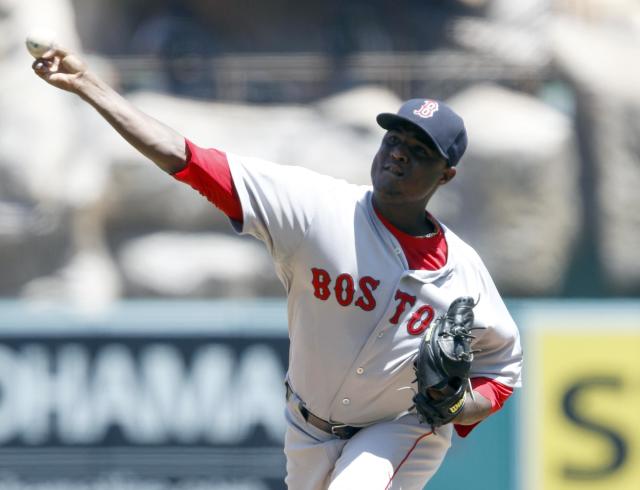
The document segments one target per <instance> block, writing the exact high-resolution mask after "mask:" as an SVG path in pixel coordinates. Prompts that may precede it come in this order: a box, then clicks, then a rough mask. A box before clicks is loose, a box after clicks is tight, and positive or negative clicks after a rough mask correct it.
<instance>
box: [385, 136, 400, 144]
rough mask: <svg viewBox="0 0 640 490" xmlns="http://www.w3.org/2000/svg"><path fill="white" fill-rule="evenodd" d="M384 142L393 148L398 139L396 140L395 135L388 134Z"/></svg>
mask: <svg viewBox="0 0 640 490" xmlns="http://www.w3.org/2000/svg"><path fill="white" fill-rule="evenodd" d="M385 141H386V143H387V144H388V145H391V146H394V145H397V144H398V143H399V142H400V138H398V137H397V136H396V135H395V134H389V135H387V137H386V138H385Z"/></svg>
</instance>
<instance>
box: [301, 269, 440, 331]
mask: <svg viewBox="0 0 640 490" xmlns="http://www.w3.org/2000/svg"><path fill="white" fill-rule="evenodd" d="M311 274H312V278H311V284H312V286H313V295H314V296H315V297H316V298H318V299H320V300H322V301H327V300H328V299H329V298H330V297H331V292H332V291H333V296H334V298H335V300H336V302H337V303H338V304H339V305H340V306H345V307H346V306H350V305H351V304H354V303H353V300H354V298H355V297H356V287H355V284H356V281H355V279H354V278H353V277H352V276H351V274H347V273H342V274H339V275H338V276H337V277H336V279H335V281H334V280H333V279H332V278H331V275H330V274H329V273H328V272H327V271H326V270H324V269H319V268H316V267H313V268H312V269H311ZM379 285H380V281H379V280H378V279H374V278H373V277H371V276H364V277H361V278H360V279H359V280H358V287H359V290H360V293H361V294H360V295H358V297H357V299H356V300H355V305H356V306H357V307H359V308H360V309H362V310H363V311H371V310H373V309H374V308H375V307H376V299H375V297H374V295H373V291H375V290H376V288H377V287H378V286H379ZM394 300H395V301H396V309H395V311H394V314H393V316H392V317H391V318H389V323H391V324H393V325H397V324H398V322H399V321H400V317H401V316H402V315H403V313H404V312H405V310H406V309H407V305H409V306H411V307H413V306H415V304H416V297H415V296H413V295H412V294H409V293H406V292H404V291H401V290H400V289H398V290H396V294H395V296H394ZM434 317H435V310H434V309H433V307H432V306H431V305H428V304H424V305H422V306H420V307H419V308H417V309H416V310H415V311H414V312H413V313H412V314H411V316H410V317H409V320H408V321H407V332H408V333H409V334H411V335H420V334H422V333H423V332H424V331H425V330H426V329H427V328H429V325H430V324H431V322H432V321H433V318H434Z"/></svg>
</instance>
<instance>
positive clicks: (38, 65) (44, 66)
mask: <svg viewBox="0 0 640 490" xmlns="http://www.w3.org/2000/svg"><path fill="white" fill-rule="evenodd" d="M51 63H52V62H51V61H49V60H43V59H42V58H38V59H37V60H35V61H34V62H33V64H32V65H31V68H33V71H35V72H36V73H37V74H38V75H43V74H45V73H47V72H48V71H49V68H50V66H51Z"/></svg>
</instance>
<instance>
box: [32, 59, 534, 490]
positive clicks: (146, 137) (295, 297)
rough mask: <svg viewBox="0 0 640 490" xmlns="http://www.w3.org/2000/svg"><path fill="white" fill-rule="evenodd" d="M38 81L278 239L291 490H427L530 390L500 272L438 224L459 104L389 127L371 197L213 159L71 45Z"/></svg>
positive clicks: (305, 173)
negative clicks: (488, 423) (446, 461)
mask: <svg viewBox="0 0 640 490" xmlns="http://www.w3.org/2000/svg"><path fill="white" fill-rule="evenodd" d="M33 69H34V71H35V73H36V74H37V75H38V76H39V77H41V78H42V79H43V80H45V81H47V82H48V83H50V84H51V85H53V86H55V87H58V88H60V89H63V90H67V91H69V92H72V93H74V94H77V95H79V96H80V97H81V98H82V99H83V100H85V101H86V102H87V103H89V104H91V105H92V106H93V107H94V108H95V109H96V110H97V111H98V112H99V113H100V114H101V115H102V116H103V117H104V118H105V119H106V120H107V121H108V122H109V124H111V125H112V126H113V127H114V128H115V130H116V131H118V132H119V133H120V134H121V135H122V136H123V137H124V138H125V139H126V140H127V141H128V142H129V143H130V144H131V145H133V146H134V147H135V148H137V149H138V150H139V151H140V152H142V153H143V154H144V155H145V156H147V157H148V158H149V159H150V160H152V161H153V162H154V163H155V164H156V165H157V166H158V167H160V168H161V169H162V170H164V171H165V172H167V173H168V174H170V175H172V176H173V177H174V178H175V179H177V180H179V181H181V182H185V183H187V184H188V185H190V186H192V187H193V188H194V189H195V190H197V191H198V192H200V193H201V194H203V195H204V196H205V197H206V198H207V199H208V200H209V201H211V203H213V204H214V205H215V206H216V207H218V208H219V209H220V210H221V211H222V212H223V213H225V214H226V215H227V216H228V217H229V220H230V222H231V225H232V226H233V228H234V230H235V231H236V232H238V233H241V234H249V235H253V236H254V237H256V238H257V239H258V240H261V241H262V242H264V244H265V246H266V247H267V249H268V251H269V252H270V254H271V256H272V257H273V261H274V263H275V267H276V271H277V274H278V276H279V278H280V280H281V281H282V284H283V286H284V289H285V291H286V294H287V300H288V320H289V337H290V341H291V346H290V356H289V357H290V359H289V368H288V372H287V377H286V380H285V385H286V410H285V417H286V420H287V423H288V428H287V432H286V437H285V448H284V451H285V453H286V457H287V476H286V483H287V485H288V488H290V489H294V490H320V489H331V490H353V489H367V490H368V489H374V490H375V489H380V490H384V489H405V490H406V489H414V490H417V489H421V488H423V487H424V486H425V484H427V482H428V481H429V479H430V478H431V476H432V475H433V474H434V473H435V471H436V470H437V469H438V467H439V466H440V464H441V463H442V460H443V458H444V456H445V454H446V452H447V450H448V448H449V446H450V444H451V436H452V432H453V431H454V430H455V431H457V432H458V434H460V435H461V436H466V435H467V434H469V433H470V432H471V430H472V429H473V427H475V425H477V424H478V423H479V422H481V421H482V420H483V419H485V418H486V417H487V416H489V415H490V414H491V413H493V412H495V411H497V410H498V409H500V408H501V406H502V405H503V403H504V402H505V400H506V399H507V398H508V397H509V396H510V394H511V393H512V391H513V389H514V388H515V387H518V386H519V384H520V369H521V364H522V351H521V348H520V341H519V335H518V330H517V328H516V325H515V324H514V322H513V320H512V318H511V316H510V314H509V312H508V311H507V309H506V307H505V305H504V303H503V301H502V299H501V297H500V294H499V293H498V291H497V289H496V287H495V285H494V283H493V281H492V279H491V277H490V275H489V273H488V272H487V269H486V268H485V266H484V264H483V262H482V260H481V259H480V257H479V256H478V255H477V254H476V252H475V251H474V250H473V249H472V248H471V247H470V246H469V245H467V244H466V243H464V242H463V241H462V240H461V239H460V238H459V237H458V236H457V235H456V234H455V233H454V232H453V231H451V230H450V229H449V228H447V227H446V226H445V225H444V224H443V223H441V222H440V221H438V219H437V218H436V217H434V216H432V215H431V214H430V213H429V212H428V211H427V206H428V204H429V200H430V199H431V197H432V196H433V195H434V193H435V192H436V191H437V190H438V189H439V188H440V186H442V185H445V184H447V183H448V182H450V181H451V179H453V178H454V177H455V176H456V172H457V168H458V167H457V165H458V163H459V162H460V159H461V158H462V156H463V154H464V151H465V149H466V147H467V133H466V130H465V126H464V123H463V120H462V119H461V118H460V116H458V115H457V114H456V113H455V112H454V111H453V110H452V109H451V108H449V107H448V106H447V105H446V104H444V103H443V102H440V101H436V100H430V99H423V98H421V99H412V100H409V101H407V102H405V103H404V104H403V105H402V107H400V109H399V111H398V112H397V113H395V114H391V113H385V114H380V115H378V118H377V121H378V123H379V125H380V126H381V127H382V128H384V129H385V130H386V133H385V134H384V137H383V138H382V142H381V145H380V148H379V150H378V151H377V153H376V154H375V155H374V157H373V162H372V164H371V183H372V185H371V186H358V185H353V184H350V183H348V182H345V181H342V180H337V179H335V178H331V177H328V176H324V175H319V174H316V173H314V172H311V171H310V170H307V169H304V168H300V167H295V166H281V165H277V164H274V163H271V162H267V161H263V160H260V159H256V158H247V157H244V156H241V155H235V154H231V153H225V152H224V151H220V150H217V149H204V148H200V147H198V146H197V145H196V144H195V143H193V142H191V141H189V140H188V139H185V137H184V136H182V135H179V134H177V133H176V132H175V131H173V130H172V129H170V128H168V127H167V126H165V125H164V124H162V123H160V122H158V121H156V120H155V119H153V118H151V117H149V116H148V115H146V114H143V113H142V112H140V111H139V110H137V109H136V108H134V107H133V106H132V105H131V104H130V103H129V102H127V100H126V99H124V98H123V97H121V96H120V95H118V94H117V93H116V92H115V91H113V90H112V89H111V88H110V87H109V86H107V85H106V84H105V83H104V82H103V81H102V80H101V79H99V78H98V77H97V76H96V75H95V74H94V73H93V72H92V71H91V70H88V69H87V67H86V66H85V64H84V63H83V62H82V61H81V60H80V59H78V58H77V57H76V56H74V55H72V54H69V53H67V52H66V51H64V50H63V49H61V48H58V47H54V48H52V49H51V50H49V51H48V52H47V53H45V54H44V55H42V56H41V57H40V58H38V59H36V61H35V62H34V64H33ZM336 151H340V149H339V148H336Z"/></svg>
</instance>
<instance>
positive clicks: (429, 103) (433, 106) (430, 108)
mask: <svg viewBox="0 0 640 490" xmlns="http://www.w3.org/2000/svg"><path fill="white" fill-rule="evenodd" d="M437 110H438V103H437V102H436V101H435V100H425V101H424V104H422V106H421V107H420V109H416V110H415V111H413V113H414V114H415V115H416V116H420V117H422V118H424V119H427V118H429V117H432V116H433V114H434V113H435V112H436V111H437Z"/></svg>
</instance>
